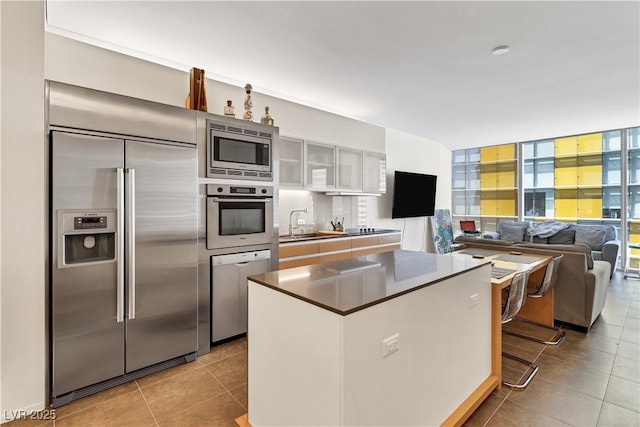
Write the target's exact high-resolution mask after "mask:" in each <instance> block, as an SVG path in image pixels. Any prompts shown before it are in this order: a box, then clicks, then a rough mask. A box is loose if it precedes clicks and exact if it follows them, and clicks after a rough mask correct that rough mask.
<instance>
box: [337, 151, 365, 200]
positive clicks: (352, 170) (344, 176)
mask: <svg viewBox="0 0 640 427" xmlns="http://www.w3.org/2000/svg"><path fill="white" fill-rule="evenodd" d="M336 187H337V189H338V190H348V191H362V150H354V149H351V148H343V147H338V185H337V186H336Z"/></svg>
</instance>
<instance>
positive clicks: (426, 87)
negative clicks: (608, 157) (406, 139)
mask: <svg viewBox="0 0 640 427" xmlns="http://www.w3.org/2000/svg"><path fill="white" fill-rule="evenodd" d="M47 19H48V30H49V31H55V32H58V33H62V34H64V35H67V36H70V37H74V38H79V39H81V40H83V41H87V42H90V43H94V44H98V45H101V46H104V47H109V48H111V49H114V50H118V51H121V52H124V53H128V54H132V55H135V56H139V57H142V58H145V59H150V60H153V61H156V62H159V63H163V64H166V65H171V66H174V67H177V68H180V69H184V70H189V69H190V68H191V67H194V66H195V67H198V68H203V69H205V70H206V74H207V76H208V77H210V78H213V79H216V80H220V81H224V82H227V83H232V84H236V85H238V86H244V83H246V82H250V83H252V85H253V87H254V90H255V91H256V92H260V93H265V94H269V95H274V96H277V97H280V98H284V99H288V100H291V101H295V102H299V103H302V104H305V105H309V106H313V107H318V108H321V109H324V110H327V111H331V112H335V113H338V114H342V115H345V116H348V117H352V118H356V119H360V120H363V121H366V122H369V123H373V124H376V125H380V126H384V127H388V128H393V129H396V130H400V131H404V132H408V133H410V134H414V135H418V136H422V137H426V138H430V139H433V140H437V141H440V142H442V143H443V144H445V145H446V146H448V147H449V148H451V149H458V148H464V147H475V146H482V145H492V144H498V143H506V142H516V141H524V140H533V139H542V138H546V137H554V136H562V135H570V134H576V133H584V132H589V131H599V130H607V129H615V128H621V127H630V126H638V125H640V2H638V1H628V2H613V1H581V2H574V1H569V2H555V1H554V2H551V1H533V2H524V1H509V2H506V1H505V2H502V1H495V2H489V1H471V2H457V1H456V2H452V1H448V2H435V1H434V2H432V1H412V2H399V1H388V2H368V1H355V2H324V1H320V2H312V1H302V2H297V1H285V2H269V1H258V2H244V1H231V2H218V1H196V2H184V1H178V2H175V1H128V2H115V1H88V0H84V1H60V0H48V2H47ZM503 44H507V45H509V46H510V48H511V50H510V52H509V53H507V54H505V55H502V56H495V55H492V54H491V49H492V48H493V47H495V46H498V45H503Z"/></svg>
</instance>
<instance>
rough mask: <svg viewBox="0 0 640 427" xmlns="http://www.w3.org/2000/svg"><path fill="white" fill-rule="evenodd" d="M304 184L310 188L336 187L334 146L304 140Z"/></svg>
mask: <svg viewBox="0 0 640 427" xmlns="http://www.w3.org/2000/svg"><path fill="white" fill-rule="evenodd" d="M304 148H305V168H306V170H305V174H304V186H305V187H306V188H308V189H310V190H333V189H335V188H336V180H335V179H336V147H335V145H328V144H320V143H316V142H309V141H305V144H304Z"/></svg>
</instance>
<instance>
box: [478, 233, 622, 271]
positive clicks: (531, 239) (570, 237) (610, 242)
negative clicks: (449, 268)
mask: <svg viewBox="0 0 640 427" xmlns="http://www.w3.org/2000/svg"><path fill="white" fill-rule="evenodd" d="M535 225H536V223H530V222H516V221H502V222H499V223H498V225H497V227H496V229H497V231H496V232H495V233H484V236H483V237H485V238H488V239H495V240H505V241H508V242H510V243H521V242H528V243H538V244H551V245H573V244H575V243H583V244H585V245H587V246H588V247H589V248H591V256H592V258H593V259H594V260H597V261H607V262H608V263H609V264H610V265H611V273H610V276H609V278H611V276H613V272H614V271H615V269H616V264H617V262H618V255H619V254H620V241H619V240H618V231H617V230H616V228H615V227H614V226H613V225H601V224H570V225H568V224H566V225H568V227H567V228H565V229H562V230H560V231H558V232H557V233H555V234H553V235H551V236H549V237H544V238H541V237H539V236H530V235H529V233H528V231H529V230H532V229H534V228H535Z"/></svg>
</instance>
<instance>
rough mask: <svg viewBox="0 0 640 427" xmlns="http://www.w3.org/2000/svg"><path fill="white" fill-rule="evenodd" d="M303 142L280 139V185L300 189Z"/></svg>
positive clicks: (287, 138)
mask: <svg viewBox="0 0 640 427" xmlns="http://www.w3.org/2000/svg"><path fill="white" fill-rule="evenodd" d="M303 152H304V141H303V140H302V139H295V138H289V137H282V136H281V137H280V185H281V186H283V187H296V188H301V187H302V186H303V185H304V182H303V163H302V162H303V160H302V159H303Z"/></svg>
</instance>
